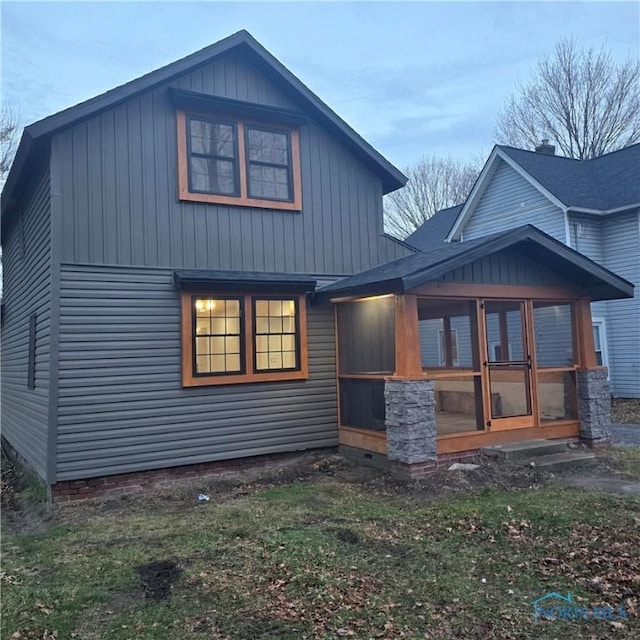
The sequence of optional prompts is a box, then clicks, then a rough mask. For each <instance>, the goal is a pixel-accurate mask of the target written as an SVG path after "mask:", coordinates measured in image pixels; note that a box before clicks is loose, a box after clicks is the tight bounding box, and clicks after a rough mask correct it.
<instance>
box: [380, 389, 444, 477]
mask: <svg viewBox="0 0 640 640" xmlns="http://www.w3.org/2000/svg"><path fill="white" fill-rule="evenodd" d="M384 399H385V408H386V427H387V458H388V459H389V460H390V461H393V462H397V463H400V464H401V465H402V466H404V465H415V464H419V463H424V462H427V461H430V460H436V457H437V456H436V446H437V441H436V403H435V391H434V383H433V381H432V380H386V381H385V385H384ZM402 475H408V476H413V475H414V474H412V473H411V472H410V470H407V473H406V474H402Z"/></svg>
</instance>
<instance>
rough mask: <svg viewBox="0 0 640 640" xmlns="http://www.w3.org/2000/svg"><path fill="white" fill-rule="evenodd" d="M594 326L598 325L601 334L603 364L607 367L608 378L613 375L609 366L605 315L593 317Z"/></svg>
mask: <svg viewBox="0 0 640 640" xmlns="http://www.w3.org/2000/svg"><path fill="white" fill-rule="evenodd" d="M591 323H592V324H593V328H594V329H595V328H596V327H598V333H599V334H600V351H601V353H602V366H603V367H607V378H610V377H611V369H610V367H609V346H608V345H607V321H606V319H605V318H603V317H599V316H597V317H595V318H591ZM594 347H595V342H594Z"/></svg>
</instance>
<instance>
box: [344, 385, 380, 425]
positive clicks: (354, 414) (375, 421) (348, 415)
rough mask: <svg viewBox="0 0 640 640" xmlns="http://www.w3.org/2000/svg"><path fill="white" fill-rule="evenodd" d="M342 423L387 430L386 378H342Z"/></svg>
mask: <svg viewBox="0 0 640 640" xmlns="http://www.w3.org/2000/svg"><path fill="white" fill-rule="evenodd" d="M340 425H341V426H343V427H355V428H358V429H371V430H373V431H384V430H385V403H384V380H356V379H353V378H342V379H341V380H340Z"/></svg>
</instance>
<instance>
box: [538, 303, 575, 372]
mask: <svg viewBox="0 0 640 640" xmlns="http://www.w3.org/2000/svg"><path fill="white" fill-rule="evenodd" d="M533 325H534V335H535V339H536V359H537V363H538V367H566V366H571V365H573V364H574V353H573V312H572V305H571V304H570V303H551V302H534V303H533Z"/></svg>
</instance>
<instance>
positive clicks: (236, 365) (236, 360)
mask: <svg viewBox="0 0 640 640" xmlns="http://www.w3.org/2000/svg"><path fill="white" fill-rule="evenodd" d="M227 371H240V354H235V353H234V354H231V355H227Z"/></svg>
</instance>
